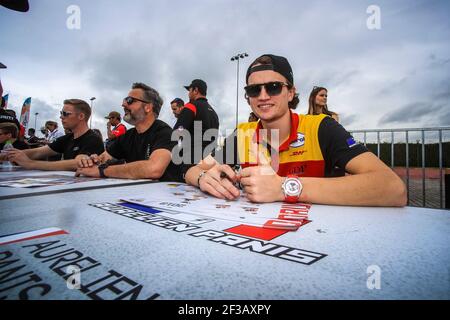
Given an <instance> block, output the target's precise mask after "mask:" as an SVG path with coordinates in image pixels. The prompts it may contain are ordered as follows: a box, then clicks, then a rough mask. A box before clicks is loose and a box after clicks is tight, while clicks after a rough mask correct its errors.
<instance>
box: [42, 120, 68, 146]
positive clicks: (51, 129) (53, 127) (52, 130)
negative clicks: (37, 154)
mask: <svg viewBox="0 0 450 320" xmlns="http://www.w3.org/2000/svg"><path fill="white" fill-rule="evenodd" d="M45 128H46V129H47V130H48V135H47V141H46V143H47V144H51V143H52V142H54V141H55V140H56V139H58V138H59V137H62V136H63V135H64V133H63V132H61V131H60V130H59V128H58V123H57V122H56V121H52V120H49V121H47V122H46V123H45Z"/></svg>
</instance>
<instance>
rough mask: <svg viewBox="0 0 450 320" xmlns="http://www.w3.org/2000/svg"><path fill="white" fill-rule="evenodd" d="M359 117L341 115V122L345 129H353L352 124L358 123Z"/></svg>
mask: <svg viewBox="0 0 450 320" xmlns="http://www.w3.org/2000/svg"><path fill="white" fill-rule="evenodd" d="M357 117H358V116H357V115H355V114H353V115H347V114H339V122H340V124H341V125H342V126H343V127H344V128H351V127H352V124H353V123H354V122H355V121H356V119H357Z"/></svg>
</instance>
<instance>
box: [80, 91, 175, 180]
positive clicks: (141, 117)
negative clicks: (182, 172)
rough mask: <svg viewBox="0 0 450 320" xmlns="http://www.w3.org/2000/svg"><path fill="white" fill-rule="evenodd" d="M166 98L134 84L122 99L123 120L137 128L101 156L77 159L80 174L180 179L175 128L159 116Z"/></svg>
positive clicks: (123, 136)
mask: <svg viewBox="0 0 450 320" xmlns="http://www.w3.org/2000/svg"><path fill="white" fill-rule="evenodd" d="M162 104H163V100H162V99H161V97H160V95H159V93H158V92H157V91H156V90H155V89H153V88H151V87H149V86H147V85H145V84H143V83H134V84H133V86H132V89H131V91H130V92H129V93H128V96H127V97H126V98H124V99H123V103H122V107H123V109H124V112H125V115H124V117H123V119H124V120H125V121H126V122H128V123H129V124H131V125H133V126H134V128H131V129H129V130H127V132H126V133H125V134H123V135H121V136H119V137H118V138H117V139H115V142H114V143H113V144H111V145H110V146H108V147H107V150H106V151H105V152H103V153H102V154H100V155H91V156H90V157H83V158H81V159H80V160H79V161H78V170H77V173H76V174H77V175H85V176H91V177H102V178H106V177H108V178H109V177H111V178H126V179H159V180H161V181H181V178H180V176H179V172H178V167H176V166H175V165H174V164H173V163H172V162H171V160H172V154H171V151H172V148H173V147H174V146H175V144H176V142H174V141H171V140H170V137H171V134H172V128H170V126H169V125H168V124H166V123H165V122H163V121H161V120H159V119H157V118H158V116H159V112H160V111H161V107H162Z"/></svg>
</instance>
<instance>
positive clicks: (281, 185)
mask: <svg viewBox="0 0 450 320" xmlns="http://www.w3.org/2000/svg"><path fill="white" fill-rule="evenodd" d="M246 81H247V86H246V87H245V91H246V98H247V101H248V103H249V104H250V106H251V108H252V111H253V112H254V113H255V114H256V115H257V116H258V118H259V119H260V120H259V121H258V122H251V123H243V124H240V125H239V126H238V129H237V131H235V133H234V134H233V135H232V136H230V137H228V138H227V139H226V142H225V145H224V147H223V148H222V149H221V150H215V151H213V152H212V153H211V155H209V156H208V157H207V158H205V159H204V160H203V161H201V162H200V163H199V164H198V165H196V166H195V167H192V168H190V169H189V171H188V172H187V174H186V182H187V183H189V184H191V185H194V186H198V187H200V189H201V190H203V191H205V192H207V193H210V194H211V195H213V196H216V197H218V198H222V199H230V200H232V199H236V198H238V197H239V196H240V191H239V189H238V188H237V186H236V185H237V182H239V185H240V186H241V187H242V188H243V189H244V191H245V192H246V197H247V198H248V199H249V200H250V201H253V202H274V201H286V202H292V203H294V202H311V203H320V204H330V205H355V206H404V205H405V204H406V189H405V186H404V184H403V182H402V181H401V179H400V178H399V177H398V176H396V175H395V174H394V173H393V171H392V170H391V169H390V168H388V167H387V166H386V165H385V164H384V163H383V162H381V161H380V160H379V159H378V158H377V157H376V156H375V155H374V154H372V153H370V152H368V150H367V149H366V148H365V147H364V146H363V145H361V144H357V143H356V142H355V141H354V139H353V137H352V136H351V135H350V134H349V133H348V132H347V131H346V130H345V129H344V128H343V127H342V126H341V125H340V124H338V123H337V122H336V121H334V120H332V119H331V118H330V117H329V116H327V115H324V114H321V115H298V114H296V113H294V112H292V111H291V109H295V107H296V105H297V104H298V98H297V96H296V93H295V87H294V77H293V73H292V69H291V66H290V64H289V62H288V61H287V59H286V58H284V57H280V56H275V55H270V54H266V55H263V56H261V57H259V58H258V59H256V60H255V61H254V62H253V63H252V64H251V65H250V67H249V68H248V70H247V76H246ZM236 164H239V165H240V166H241V168H243V169H242V171H241V172H240V173H237V172H235V171H234V170H233V169H232V168H231V167H230V165H236ZM335 167H338V168H341V169H344V170H345V171H346V172H347V173H348V175H345V176H340V177H332V176H333V175H334V174H335V172H334V168H335Z"/></svg>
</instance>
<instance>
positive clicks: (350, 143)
mask: <svg viewBox="0 0 450 320" xmlns="http://www.w3.org/2000/svg"><path fill="white" fill-rule="evenodd" d="M357 144H358V143H356V141H355V139H353V137H350V138H348V139H347V145H348V147H349V148H353V147H354V146H356V145H357Z"/></svg>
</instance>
